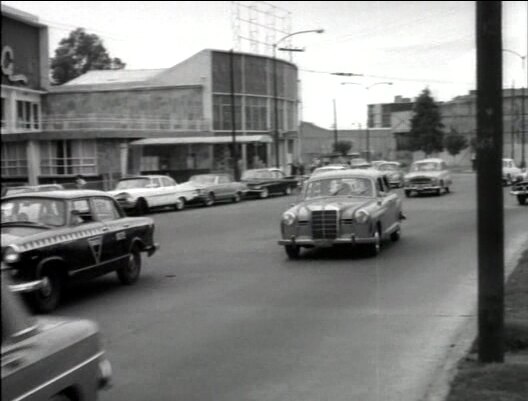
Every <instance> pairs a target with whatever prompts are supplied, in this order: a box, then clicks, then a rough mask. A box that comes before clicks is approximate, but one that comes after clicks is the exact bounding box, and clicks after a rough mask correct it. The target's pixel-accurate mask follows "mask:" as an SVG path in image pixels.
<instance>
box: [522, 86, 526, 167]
mask: <svg viewBox="0 0 528 401" xmlns="http://www.w3.org/2000/svg"><path fill="white" fill-rule="evenodd" d="M525 89H526V85H525V86H523V88H522V94H521V108H522V114H521V116H522V119H521V168H525V167H526V149H525V148H526V125H525V121H524V115H525V109H524V98H525V97H526V94H525Z"/></svg>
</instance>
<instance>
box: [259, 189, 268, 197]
mask: <svg viewBox="0 0 528 401" xmlns="http://www.w3.org/2000/svg"><path fill="white" fill-rule="evenodd" d="M268 196H269V190H268V188H264V189H263V190H262V191H261V192H260V194H259V197H260V199H264V198H267V197H268Z"/></svg>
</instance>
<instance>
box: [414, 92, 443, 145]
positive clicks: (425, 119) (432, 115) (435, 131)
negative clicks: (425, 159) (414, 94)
mask: <svg viewBox="0 0 528 401" xmlns="http://www.w3.org/2000/svg"><path fill="white" fill-rule="evenodd" d="M441 119H442V118H441V116H440V110H439V108H438V105H437V104H436V103H435V101H434V99H433V98H432V96H431V92H430V91H429V89H427V88H426V89H424V90H423V91H422V93H421V94H420V96H419V97H418V99H417V100H416V103H415V105H414V115H413V117H412V119H411V131H410V137H411V138H410V144H409V145H410V150H413V151H417V150H421V151H423V152H425V154H426V155H430V154H431V153H434V152H441V151H442V150H444V133H443V131H442V128H443V127H444V125H443V124H442V121H441Z"/></svg>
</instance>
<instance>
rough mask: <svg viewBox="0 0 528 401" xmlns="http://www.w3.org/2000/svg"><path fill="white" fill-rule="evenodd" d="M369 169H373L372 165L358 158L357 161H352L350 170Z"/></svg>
mask: <svg viewBox="0 0 528 401" xmlns="http://www.w3.org/2000/svg"><path fill="white" fill-rule="evenodd" d="M369 167H372V165H371V164H370V163H369V162H368V161H366V160H365V159H362V158H359V157H357V158H355V159H352V160H350V168H360V169H365V168H369Z"/></svg>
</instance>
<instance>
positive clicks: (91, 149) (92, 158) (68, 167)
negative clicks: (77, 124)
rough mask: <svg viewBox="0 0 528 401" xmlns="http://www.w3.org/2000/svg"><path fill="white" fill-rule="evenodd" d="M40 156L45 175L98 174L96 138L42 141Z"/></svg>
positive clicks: (42, 170)
mask: <svg viewBox="0 0 528 401" xmlns="http://www.w3.org/2000/svg"><path fill="white" fill-rule="evenodd" d="M40 157H41V172H42V174H43V175H73V174H97V152H96V144H95V141H94V140H66V141H45V142H41V144H40Z"/></svg>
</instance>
